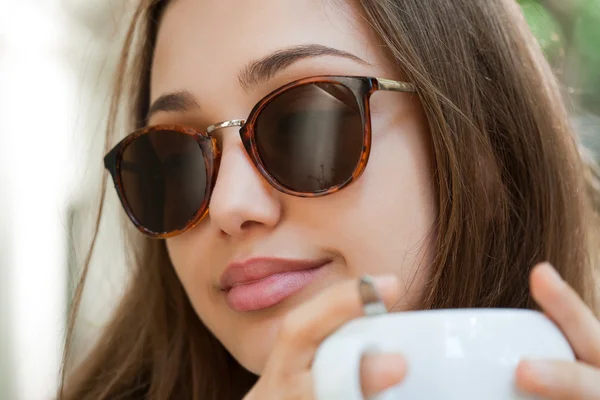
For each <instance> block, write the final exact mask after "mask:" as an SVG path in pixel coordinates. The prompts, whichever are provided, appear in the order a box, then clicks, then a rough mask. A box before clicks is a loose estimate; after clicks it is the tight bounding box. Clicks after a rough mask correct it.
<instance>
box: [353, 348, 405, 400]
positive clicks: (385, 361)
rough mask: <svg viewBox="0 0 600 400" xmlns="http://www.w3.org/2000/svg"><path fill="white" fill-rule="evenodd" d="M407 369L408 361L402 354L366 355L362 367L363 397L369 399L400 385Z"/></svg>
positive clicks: (361, 383)
mask: <svg viewBox="0 0 600 400" xmlns="http://www.w3.org/2000/svg"><path fill="white" fill-rule="evenodd" d="M406 369H407V367H406V361H405V360H404V357H402V356H401V355H400V354H377V355H365V356H364V357H363V359H362V361H361V365H360V385H361V387H362V391H363V396H364V397H365V398H367V399H368V398H369V397H371V396H375V395H376V394H378V393H380V392H382V391H384V390H385V389H388V388H389V387H391V386H394V385H396V384H397V383H400V382H401V381H402V379H404V376H405V375H406Z"/></svg>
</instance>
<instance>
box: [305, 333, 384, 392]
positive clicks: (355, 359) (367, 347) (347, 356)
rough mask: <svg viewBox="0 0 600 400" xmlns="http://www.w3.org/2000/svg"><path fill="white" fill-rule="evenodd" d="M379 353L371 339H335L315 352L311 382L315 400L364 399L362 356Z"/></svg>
mask: <svg viewBox="0 0 600 400" xmlns="http://www.w3.org/2000/svg"><path fill="white" fill-rule="evenodd" d="M378 351H379V346H378V345H377V344H376V343H373V342H371V340H369V339H368V338H365V337H362V338H361V337H357V336H346V337H343V336H342V337H332V338H330V339H327V340H325V341H324V342H323V343H322V344H321V346H319V348H318V349H317V351H316V353H315V358H314V361H313V365H312V379H313V386H314V393H315V399H316V400H339V399H344V400H364V398H363V395H362V388H361V385H360V362H361V359H362V357H363V355H365V354H367V353H375V352H378Z"/></svg>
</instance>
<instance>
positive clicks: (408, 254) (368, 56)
mask: <svg viewBox="0 0 600 400" xmlns="http://www.w3.org/2000/svg"><path fill="white" fill-rule="evenodd" d="M301 45H319V46H326V47H328V48H332V49H337V50H341V51H343V52H346V53H349V54H352V55H354V56H356V57H357V58H354V57H348V56H343V55H339V54H333V53H332V52H330V51H324V52H323V51H322V52H321V53H322V54H311V55H310V56H306V54H304V56H303V57H301V58H297V57H294V56H293V54H292V53H294V52H293V51H292V52H291V53H288V52H286V50H289V49H294V48H295V47H296V46H301ZM304 48H305V49H306V47H304ZM319 49H321V50H322V49H323V47H320V48H319ZM282 50H284V52H283V53H281V51H282ZM273 52H280V53H279V54H280V56H282V55H283V56H284V57H285V58H287V59H288V60H287V61H289V62H287V61H286V62H285V63H280V64H279V67H282V68H277V69H276V71H273V73H272V74H271V75H270V76H269V77H268V78H266V79H260V80H258V81H256V82H255V84H253V85H251V86H248V87H246V86H243V85H241V84H240V79H239V78H238V77H239V76H240V75H241V74H243V73H244V72H245V71H246V72H247V71H248V68H249V67H251V66H253V65H256V63H257V62H260V60H263V61H264V60H265V59H266V58H269V57H270V56H271V55H272V54H273ZM327 53H331V54H327ZM295 54H296V55H298V52H296V53H295ZM359 59H360V60H363V61H359ZM316 75H359V76H374V77H380V78H388V79H397V80H402V76H400V75H398V71H397V70H396V69H395V68H394V67H393V66H392V65H391V63H390V62H388V61H387V60H386V58H385V56H384V54H383V53H382V51H381V47H380V46H379V45H378V43H377V41H376V38H375V36H374V35H373V34H372V32H370V31H369V30H368V29H367V27H366V24H365V23H364V21H363V20H362V19H361V17H360V16H359V15H358V14H357V12H356V11H355V10H354V9H353V8H352V7H351V6H350V5H347V4H346V5H344V4H341V2H330V1H323V0H293V1H292V0H289V1H281V0H278V1H275V0H255V1H251V2H250V1H231V0H203V1H200V0H176V1H173V2H172V4H171V5H170V6H169V7H168V9H167V11H166V14H165V16H164V19H163V21H162V24H161V27H160V30H159V35H158V42H157V48H156V53H155V59H154V63H153V68H152V78H151V101H152V102H154V101H155V100H156V99H158V98H159V97H161V96H163V95H168V94H171V93H176V92H181V91H187V92H189V93H190V94H191V95H192V96H193V99H191V98H189V99H188V101H187V102H186V105H187V107H185V108H186V109H187V110H186V111H182V110H180V109H181V108H182V107H172V105H171V107H167V108H168V109H166V110H162V111H158V112H156V113H153V114H152V116H151V118H150V124H182V125H187V126H191V127H194V128H196V129H198V130H205V129H206V127H207V126H209V125H211V124H214V123H217V122H220V121H224V120H231V119H236V118H242V119H243V118H246V117H247V116H248V113H249V112H250V110H251V108H252V106H253V105H254V104H255V103H256V102H257V101H258V100H260V99H261V98H262V97H263V96H265V95H266V94H268V93H269V92H271V91H272V90H274V89H276V88H278V87H280V86H282V85H283V84H285V83H288V82H290V81H293V80H296V79H300V78H305V77H310V76H316ZM193 103H195V104H193ZM192 104H193V106H192ZM179 105H181V104H179ZM371 108H372V110H371V111H372V112H371V115H372V130H373V138H372V149H371V156H370V160H369V163H368V165H367V167H366V170H365V172H364V174H363V175H362V176H361V177H360V178H359V179H358V180H357V181H355V182H354V183H352V184H350V185H349V186H347V187H346V188H344V189H342V190H341V191H339V192H337V193H335V194H332V195H328V196H324V197H318V198H299V197H292V196H289V195H285V194H283V193H281V192H278V191H277V190H275V189H273V188H272V187H271V186H270V185H269V184H268V183H267V182H266V181H265V180H264V179H263V178H262V177H261V175H260V174H259V172H258V171H257V170H256V169H255V167H254V166H253V163H252V161H251V160H250V159H249V157H248V155H247V154H246V152H245V150H244V147H243V146H242V142H241V140H240V135H239V133H238V128H226V129H222V130H220V131H217V132H216V133H215V137H217V139H218V142H219V145H220V147H221V150H222V158H221V164H220V170H219V175H218V178H217V181H216V185H215V188H214V192H213V194H212V199H211V202H210V211H209V214H208V215H207V217H205V218H204V219H203V220H202V221H201V222H200V223H199V224H198V225H197V226H196V227H195V228H194V229H192V230H190V231H188V232H186V233H184V234H182V235H180V236H177V237H175V238H172V239H168V240H167V248H168V251H169V255H170V257H171V260H172V263H173V266H174V268H175V271H176V273H177V275H178V276H179V278H180V280H181V282H182V284H183V286H184V288H185V290H186V292H187V294H188V296H189V299H190V301H191V303H192V305H193V307H194V309H195V310H196V312H197V314H198V316H199V317H200V319H201V320H202V321H203V323H204V324H205V325H206V326H207V327H208V328H209V329H210V330H211V331H212V332H213V333H214V335H215V336H216V337H217V338H218V339H219V340H220V341H221V342H222V343H223V345H224V346H225V347H226V348H227V349H228V350H229V351H230V352H231V354H232V355H233V356H234V357H235V358H236V359H237V360H238V361H239V362H240V363H241V364H242V365H243V366H244V367H246V368H247V369H249V370H250V371H252V372H254V373H256V374H260V373H261V371H262V369H263V367H264V365H265V362H266V360H267V358H268V355H269V352H270V350H271V347H272V345H273V343H274V341H275V339H276V334H277V330H278V327H279V325H280V323H281V321H282V318H283V317H284V316H285V315H286V313H288V312H289V311H290V310H291V309H293V308H294V307H296V306H297V305H298V304H300V303H302V302H303V301H306V299H308V298H310V297H311V296H313V295H314V294H315V293H316V292H318V291H320V290H323V289H324V288H326V287H327V286H329V285H332V284H334V283H336V282H339V281H342V280H346V279H350V278H354V277H358V276H360V275H362V274H372V275H377V274H384V273H395V274H397V275H398V276H399V278H400V281H401V282H403V283H404V284H405V295H404V296H403V297H402V298H400V299H398V305H397V309H399V310H401V309H407V308H412V307H418V303H419V300H420V296H419V295H420V293H421V291H422V288H423V285H424V281H425V279H426V276H427V268H419V267H420V266H424V267H426V265H427V263H428V262H429V260H430V259H431V249H430V246H429V244H430V242H431V236H430V233H431V231H432V226H433V223H434V218H435V214H436V207H435V204H434V193H433V191H434V188H433V182H432V155H431V149H430V138H429V132H428V128H427V124H426V120H425V118H424V114H423V111H422V109H421V106H420V103H419V100H418V97H417V96H416V95H410V94H406V93H394V92H383V91H380V92H376V93H375V94H374V95H373V96H372V98H371ZM226 271H228V272H229V273H231V271H234V272H233V274H230V275H229V278H230V280H229V285H227V286H231V284H232V283H233V282H236V283H237V284H236V285H235V287H234V288H232V289H231V290H225V289H226V288H225V283H224V282H223V279H224V278H223V276H224V275H223V274H224V273H225V272H226ZM248 282H250V283H248Z"/></svg>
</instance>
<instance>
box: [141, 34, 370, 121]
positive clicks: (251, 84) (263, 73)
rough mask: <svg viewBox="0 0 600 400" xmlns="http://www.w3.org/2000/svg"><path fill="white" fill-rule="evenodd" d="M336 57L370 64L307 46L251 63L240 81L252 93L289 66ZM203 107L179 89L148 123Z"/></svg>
mask: <svg viewBox="0 0 600 400" xmlns="http://www.w3.org/2000/svg"><path fill="white" fill-rule="evenodd" d="M322 56H334V57H342V58H347V59H350V60H353V61H356V62H359V63H361V64H364V65H369V63H368V62H366V61H365V60H363V59H362V58H360V57H358V56H356V55H354V54H352V53H349V52H347V51H343V50H339V49H335V48H333V47H328V46H323V45H320V44H306V45H298V46H292V47H287V48H284V49H279V50H276V51H274V52H272V53H270V54H268V55H266V56H264V57H263V58H260V59H258V60H254V61H251V62H250V63H248V64H247V65H246V66H245V67H244V68H242V70H241V71H240V72H239V74H238V82H239V84H240V86H241V87H242V89H244V91H246V92H249V91H251V90H253V89H255V88H256V87H257V86H258V85H260V84H261V83H263V82H266V81H268V80H269V79H271V78H273V77H274V76H275V75H276V74H277V73H279V72H281V71H282V70H284V69H286V68H287V67H289V66H290V65H292V64H294V63H296V62H298V61H300V60H303V59H305V58H311V57H322ZM199 108H200V106H199V104H198V102H197V100H196V98H195V97H194V95H193V94H192V93H191V92H189V91H187V90H180V91H177V92H174V93H169V94H166V95H163V96H160V97H159V98H158V99H157V100H156V101H155V102H154V103H152V106H151V107H150V109H149V111H148V116H147V117H146V120H148V119H150V117H151V116H152V115H153V114H155V113H158V112H160V111H165V112H169V111H178V112H186V111H194V110H198V109H199Z"/></svg>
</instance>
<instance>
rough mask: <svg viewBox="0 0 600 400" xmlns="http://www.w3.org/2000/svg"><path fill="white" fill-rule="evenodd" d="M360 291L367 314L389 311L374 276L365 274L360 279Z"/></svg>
mask: <svg viewBox="0 0 600 400" xmlns="http://www.w3.org/2000/svg"><path fill="white" fill-rule="evenodd" d="M358 293H359V294H360V299H361V301H362V304H363V311H364V313H365V315H367V316H373V315H380V314H386V313H387V312H388V310H387V308H386V306H385V304H384V303H383V300H382V299H381V296H380V295H379V292H378V291H377V288H376V287H375V283H374V282H373V278H371V277H370V276H369V275H363V276H362V277H361V278H360V280H359V281H358Z"/></svg>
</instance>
